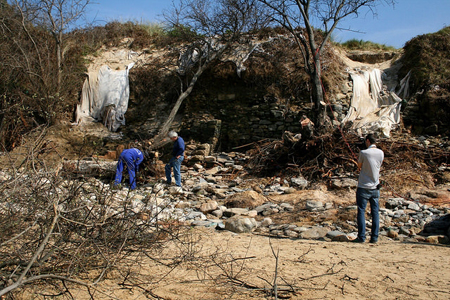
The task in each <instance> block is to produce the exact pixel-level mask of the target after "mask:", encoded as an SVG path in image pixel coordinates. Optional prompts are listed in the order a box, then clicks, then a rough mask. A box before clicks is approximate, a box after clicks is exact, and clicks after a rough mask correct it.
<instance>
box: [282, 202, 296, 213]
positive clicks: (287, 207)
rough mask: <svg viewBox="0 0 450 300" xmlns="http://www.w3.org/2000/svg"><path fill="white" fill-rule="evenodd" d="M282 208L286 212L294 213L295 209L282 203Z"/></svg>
mask: <svg viewBox="0 0 450 300" xmlns="http://www.w3.org/2000/svg"><path fill="white" fill-rule="evenodd" d="M280 208H281V209H282V210H284V211H293V210H294V207H293V206H292V205H290V204H289V203H281V204H280Z"/></svg>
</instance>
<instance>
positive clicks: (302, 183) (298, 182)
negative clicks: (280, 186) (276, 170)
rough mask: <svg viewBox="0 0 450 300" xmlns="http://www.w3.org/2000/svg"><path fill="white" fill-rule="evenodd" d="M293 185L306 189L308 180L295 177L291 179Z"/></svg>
mask: <svg viewBox="0 0 450 300" xmlns="http://www.w3.org/2000/svg"><path fill="white" fill-rule="evenodd" d="M291 183H292V185H294V186H298V187H299V188H302V189H305V188H306V187H307V186H308V180H306V179H305V178H303V177H293V178H291Z"/></svg>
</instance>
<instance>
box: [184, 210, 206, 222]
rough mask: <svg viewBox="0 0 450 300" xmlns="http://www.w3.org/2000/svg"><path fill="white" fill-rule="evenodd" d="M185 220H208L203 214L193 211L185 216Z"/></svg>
mask: <svg viewBox="0 0 450 300" xmlns="http://www.w3.org/2000/svg"><path fill="white" fill-rule="evenodd" d="M185 219H186V220H194V219H200V220H206V216H205V215H204V214H203V213H202V212H199V211H192V212H190V213H189V214H187V215H186V216H185Z"/></svg>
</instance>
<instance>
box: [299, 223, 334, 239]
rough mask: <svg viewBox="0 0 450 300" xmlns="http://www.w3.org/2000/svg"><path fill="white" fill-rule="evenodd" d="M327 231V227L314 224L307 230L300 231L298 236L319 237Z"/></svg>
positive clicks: (322, 236) (305, 237)
mask: <svg viewBox="0 0 450 300" xmlns="http://www.w3.org/2000/svg"><path fill="white" fill-rule="evenodd" d="M328 231H329V230H328V228H325V227H319V226H315V227H313V228H311V229H309V230H307V231H304V232H301V233H300V234H299V236H300V237H301V238H302V239H319V238H324V237H325V236H326V235H327V233H328Z"/></svg>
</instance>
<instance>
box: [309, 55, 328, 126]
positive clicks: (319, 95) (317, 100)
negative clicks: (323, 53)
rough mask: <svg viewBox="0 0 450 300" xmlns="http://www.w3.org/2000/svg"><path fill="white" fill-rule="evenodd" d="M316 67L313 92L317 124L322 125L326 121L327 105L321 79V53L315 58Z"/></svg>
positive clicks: (312, 81)
mask: <svg viewBox="0 0 450 300" xmlns="http://www.w3.org/2000/svg"><path fill="white" fill-rule="evenodd" d="M314 61H315V66H314V67H315V68H314V71H313V73H312V74H311V83H312V94H313V99H314V109H315V112H316V120H315V121H316V122H315V123H316V124H317V125H318V126H322V125H323V124H324V123H325V115H326V114H325V110H326V106H325V105H323V104H322V103H324V95H323V87H322V81H321V78H320V77H321V64H320V58H319V55H317V56H316V57H315V58H314Z"/></svg>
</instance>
